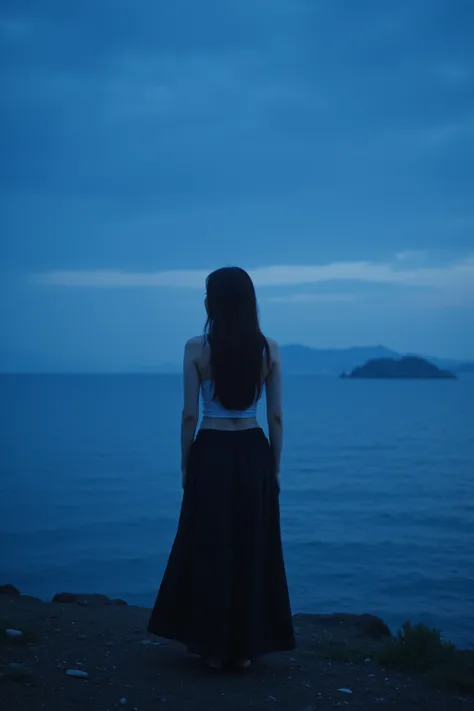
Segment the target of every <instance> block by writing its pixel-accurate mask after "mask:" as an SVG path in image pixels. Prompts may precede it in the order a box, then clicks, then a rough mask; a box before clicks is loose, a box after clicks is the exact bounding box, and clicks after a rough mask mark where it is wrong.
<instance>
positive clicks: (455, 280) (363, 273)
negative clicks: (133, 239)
mask: <svg viewBox="0 0 474 711" xmlns="http://www.w3.org/2000/svg"><path fill="white" fill-rule="evenodd" d="M401 254H402V255H403V253H401ZM405 261H406V259H404V258H403V257H402V259H400V255H398V259H395V260H394V261H392V262H368V261H353V262H332V263H328V264H318V265H278V266H263V267H258V268H256V269H251V270H249V271H250V274H251V276H252V278H253V280H254V283H255V285H256V286H257V287H262V288H265V287H291V286H302V285H308V284H322V283H327V282H362V283H372V284H392V285H400V286H408V287H410V286H411V287H432V288H449V287H456V288H457V289H459V288H465V289H466V290H472V289H473V285H474V255H472V256H468V257H466V258H464V259H462V260H459V261H457V262H453V263H451V264H446V265H438V266H413V267H410V266H409V265H407V266H405V263H404V262H405ZM400 262H402V264H403V267H401V266H400ZM210 271H212V270H211V269H209V270H202V269H199V270H195V269H188V270H187V269H179V270H169V271H158V272H126V271H119V270H89V271H52V272H45V273H42V274H37V275H35V276H33V281H34V283H36V284H37V285H44V286H57V287H75V288H91V287H100V288H127V287H142V288H143V287H155V288H160V287H161V288H163V287H174V288H178V289H200V288H202V287H203V284H204V282H205V279H206V276H207V274H209V272H210Z"/></svg>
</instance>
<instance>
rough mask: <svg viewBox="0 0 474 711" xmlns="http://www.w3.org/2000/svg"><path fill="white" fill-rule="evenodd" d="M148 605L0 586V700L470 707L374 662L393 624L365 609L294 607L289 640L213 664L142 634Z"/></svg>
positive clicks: (71, 705) (53, 705) (102, 705)
mask: <svg viewBox="0 0 474 711" xmlns="http://www.w3.org/2000/svg"><path fill="white" fill-rule="evenodd" d="M148 615H149V610H146V609H143V608H139V607H134V606H131V605H127V603H126V602H125V601H123V600H112V599H110V598H108V597H106V596H104V595H82V594H74V593H59V594H58V595H55V597H54V598H53V601H51V602H43V601H41V600H38V599H36V598H33V597H29V596H24V595H21V594H20V592H19V591H18V590H16V589H15V588H14V587H13V586H0V633H1V634H0V706H1V708H2V709H5V710H8V711H11V710H12V711H13V709H21V711H38V709H43V708H44V709H48V711H52V710H54V709H58V711H68V709H79V708H80V709H84V708H86V707H87V708H88V709H89V711H99V710H100V711H102V710H103V711H111V710H112V709H115V708H125V709H126V708H129V709H133V710H135V711H148V710H151V709H156V708H163V709H166V710H167V711H185V710H187V709H190V710H194V709H196V711H204V710H205V711H213V710H216V711H218V710H220V709H223V710H224V709H225V710H226V711H237V710H238V711H242V709H245V708H250V709H253V710H255V711H260V709H262V710H265V711H315V710H321V711H326V709H332V708H341V709H342V708H347V709H356V710H359V711H366V710H367V709H371V708H380V709H385V708H397V709H401V710H403V711H432V710H434V709H443V710H446V711H457V710H458V709H459V710H461V709H471V708H474V696H471V695H469V694H468V693H466V691H462V692H460V691H459V690H457V691H444V690H441V689H436V688H433V686H432V685H430V684H429V680H428V677H427V675H426V674H409V673H406V672H404V673H402V672H398V671H393V670H389V669H387V668H384V667H383V666H381V665H380V662H379V663H377V662H376V661H375V660H376V659H377V655H378V654H379V651H380V650H381V649H383V648H384V645H385V646H386V645H387V643H391V641H392V637H391V633H390V630H389V629H388V627H387V626H386V625H385V624H384V622H383V621H382V620H380V619H379V618H377V617H374V616H372V615H296V616H295V618H294V623H295V631H296V636H297V643H298V647H297V649H296V650H295V651H293V652H290V653H283V654H275V655H271V656H269V657H266V658H264V659H262V660H257V661H256V662H255V664H254V665H253V666H252V668H251V669H250V670H249V671H247V672H245V673H231V672H224V673H216V672H212V671H210V670H208V669H207V668H206V667H204V666H203V664H202V662H201V661H200V660H199V659H197V658H195V657H191V656H189V655H188V654H187V653H186V650H185V649H183V647H181V646H180V645H177V644H175V643H173V642H168V641H163V640H158V639H155V638H152V637H150V636H148V635H147V634H146V625H147V620H148Z"/></svg>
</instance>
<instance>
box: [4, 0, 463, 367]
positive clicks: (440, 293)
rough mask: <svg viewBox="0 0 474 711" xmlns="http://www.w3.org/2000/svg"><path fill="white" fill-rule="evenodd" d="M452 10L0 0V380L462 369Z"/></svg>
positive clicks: (442, 0)
mask: <svg viewBox="0 0 474 711" xmlns="http://www.w3.org/2000/svg"><path fill="white" fill-rule="evenodd" d="M473 34H474V3H472V2H471V0H385V1H384V2H381V1H380V0H357V2H355V1H354V0H233V1H231V0H229V2H223V1H222V0H199V2H197V1H196V0H173V2H168V1H165V0H142V2H140V3H133V2H130V0H128V1H127V2H125V1H124V0H82V2H78V3H68V2H64V0H42V1H41V2H38V0H3V2H2V3H1V6H0V46H1V57H0V59H1V66H2V75H1V86H0V88H1V96H2V104H3V106H2V114H1V119H0V120H1V123H2V126H1V131H0V149H1V153H2V162H1V166H0V210H1V225H2V235H1V238H0V239H1V243H0V264H1V266H0V270H1V277H2V282H1V287H0V297H1V301H0V329H1V330H0V335H1V346H0V368H15V367H19V368H21V367H27V368H42V367H45V368H51V367H52V368H61V369H78V368H99V369H104V368H105V369H123V368H129V367H134V366H135V365H146V366H149V365H153V364H156V363H160V362H163V361H174V360H176V359H177V358H179V357H180V352H181V349H182V344H183V341H184V340H185V339H186V338H187V337H188V336H190V335H192V334H194V333H195V332H199V331H200V330H201V329H202V324H203V320H204V315H203V311H202V298H203V292H204V286H203V278H204V276H205V274H206V272H207V271H209V270H211V269H213V268H215V267H217V266H221V265H223V264H239V265H242V266H244V267H246V268H248V269H249V270H251V272H252V273H253V275H254V277H255V281H256V284H257V287H258V294H259V298H260V305H261V313H262V321H263V325H264V327H265V329H266V330H267V331H268V333H269V334H270V335H272V336H274V337H276V338H278V339H279V340H280V341H282V342H294V341H299V342H303V343H307V344H309V345H313V346H324V347H326V346H345V345H352V344H356V345H357V344H368V343H376V342H377V343H379V342H383V343H384V344H386V345H388V346H391V347H393V348H397V349H400V350H407V351H419V352H425V353H426V352H428V353H430V352H431V353H434V354H439V355H453V356H459V357H466V358H467V357H471V358H472V357H474V198H473V196H474V43H473V42H472V37H473Z"/></svg>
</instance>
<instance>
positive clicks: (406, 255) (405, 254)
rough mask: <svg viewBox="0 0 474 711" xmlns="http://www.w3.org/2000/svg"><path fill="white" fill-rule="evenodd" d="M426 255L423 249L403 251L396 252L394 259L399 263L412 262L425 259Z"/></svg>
mask: <svg viewBox="0 0 474 711" xmlns="http://www.w3.org/2000/svg"><path fill="white" fill-rule="evenodd" d="M427 256H428V255H427V253H426V251H425V250H423V249H405V250H403V251H402V252H397V254H396V255H395V258H396V259H398V261H400V262H408V261H410V262H412V261H414V260H420V259H426V257H427Z"/></svg>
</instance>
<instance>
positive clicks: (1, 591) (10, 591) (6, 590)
mask: <svg viewBox="0 0 474 711" xmlns="http://www.w3.org/2000/svg"><path fill="white" fill-rule="evenodd" d="M0 595H8V596H9V597H20V595H21V593H20V591H19V590H18V588H15V587H14V586H13V585H0Z"/></svg>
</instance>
